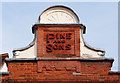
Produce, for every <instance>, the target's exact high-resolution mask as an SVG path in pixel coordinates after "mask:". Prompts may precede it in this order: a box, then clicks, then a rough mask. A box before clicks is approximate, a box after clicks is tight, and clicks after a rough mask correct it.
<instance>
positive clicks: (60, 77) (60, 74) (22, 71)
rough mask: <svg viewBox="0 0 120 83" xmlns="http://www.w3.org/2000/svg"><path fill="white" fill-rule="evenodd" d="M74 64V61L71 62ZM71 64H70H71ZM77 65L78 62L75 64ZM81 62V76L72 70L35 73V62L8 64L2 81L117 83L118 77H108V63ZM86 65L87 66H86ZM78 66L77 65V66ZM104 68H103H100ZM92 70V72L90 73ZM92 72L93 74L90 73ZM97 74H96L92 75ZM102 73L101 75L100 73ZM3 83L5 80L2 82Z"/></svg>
mask: <svg viewBox="0 0 120 83" xmlns="http://www.w3.org/2000/svg"><path fill="white" fill-rule="evenodd" d="M73 62H74V61H73ZM71 63H72V62H71ZM76 63H78V62H76ZM100 63H101V62H95V63H92V62H81V70H80V71H81V75H73V72H74V70H68V71H66V70H61V71H55V70H52V71H50V70H45V71H42V72H41V73H40V72H39V73H38V72H37V62H35V61H34V62H26V61H25V62H8V71H9V72H10V74H9V75H8V76H3V77H2V79H6V81H10V82H19V81H26V82H29V81H36V82H37V81H50V82H51V81H80V82H86V81H88V82H93V81H94V82H97V83H98V82H106V81H118V75H108V70H109V69H110V67H111V65H110V62H109V63H108V62H102V64H101V65H100ZM86 64H87V65H86ZM78 66H79V64H78ZM102 66H104V68H103V67H102ZM92 70H93V71H92ZM92 72H93V73H92ZM94 72H97V73H94ZM102 72H103V73H102ZM3 81H5V80H3Z"/></svg>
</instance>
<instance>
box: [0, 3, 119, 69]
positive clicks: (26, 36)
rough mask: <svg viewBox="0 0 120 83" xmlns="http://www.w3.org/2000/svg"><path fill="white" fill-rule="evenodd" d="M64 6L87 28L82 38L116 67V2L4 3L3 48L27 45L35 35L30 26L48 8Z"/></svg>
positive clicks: (10, 53) (6, 50)
mask: <svg viewBox="0 0 120 83" xmlns="http://www.w3.org/2000/svg"><path fill="white" fill-rule="evenodd" d="M53 5H64V6H67V7H70V8H71V9H73V10H74V11H75V13H76V14H77V15H78V17H79V19H80V23H82V24H84V25H85V26H86V27H87V30H86V34H85V35H84V39H85V41H86V42H87V43H88V44H89V45H91V46H92V47H95V48H103V49H104V50H105V51H106V54H105V57H110V58H114V59H115V62H114V64H113V67H112V70H118V69H117V68H118V3H117V2H62V3H61V2H19V3H18V2H14V3H12V2H3V3H2V51H1V53H6V52H7V53H9V55H10V57H12V50H13V49H15V48H21V47H25V46H27V45H28V44H29V43H30V42H31V41H32V40H33V38H34V35H33V34H32V29H31V28H32V25H33V24H35V22H37V20H38V17H39V15H40V14H41V13H42V12H43V11H44V10H45V9H46V8H48V7H50V6H53Z"/></svg>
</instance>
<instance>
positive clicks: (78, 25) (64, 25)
mask: <svg viewBox="0 0 120 83" xmlns="http://www.w3.org/2000/svg"><path fill="white" fill-rule="evenodd" d="M38 27H80V28H82V29H83V34H85V32H86V27H85V26H84V25H83V24H34V25H33V27H32V33H33V34H34V31H35V29H37V28H38Z"/></svg>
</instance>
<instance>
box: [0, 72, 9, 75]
mask: <svg viewBox="0 0 120 83" xmlns="http://www.w3.org/2000/svg"><path fill="white" fill-rule="evenodd" d="M0 75H9V72H0Z"/></svg>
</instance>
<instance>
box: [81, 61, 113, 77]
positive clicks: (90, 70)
mask: <svg viewBox="0 0 120 83" xmlns="http://www.w3.org/2000/svg"><path fill="white" fill-rule="evenodd" d="M110 70H111V63H110V62H106V61H103V62H81V72H82V74H99V75H108V72H109V71H110Z"/></svg>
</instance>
